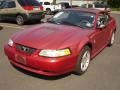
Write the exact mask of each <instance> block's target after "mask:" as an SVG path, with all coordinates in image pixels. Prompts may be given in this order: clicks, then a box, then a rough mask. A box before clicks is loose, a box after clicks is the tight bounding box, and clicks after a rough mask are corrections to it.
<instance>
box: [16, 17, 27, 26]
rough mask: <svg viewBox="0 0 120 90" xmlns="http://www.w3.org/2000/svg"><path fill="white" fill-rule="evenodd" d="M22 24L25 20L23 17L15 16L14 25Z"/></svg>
mask: <svg viewBox="0 0 120 90" xmlns="http://www.w3.org/2000/svg"><path fill="white" fill-rule="evenodd" d="M24 22H25V20H24V17H23V16H22V15H17V16H16V23H17V24H18V25H23V24H24Z"/></svg>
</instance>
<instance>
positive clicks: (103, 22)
mask: <svg viewBox="0 0 120 90" xmlns="http://www.w3.org/2000/svg"><path fill="white" fill-rule="evenodd" d="M108 19H109V16H108V15H107V14H105V13H101V14H100V15H99V16H98V19H97V26H99V25H106V24H107V23H108V21H109V20H108Z"/></svg>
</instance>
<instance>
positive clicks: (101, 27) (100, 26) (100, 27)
mask: <svg viewBox="0 0 120 90" xmlns="http://www.w3.org/2000/svg"><path fill="white" fill-rule="evenodd" d="M97 28H99V29H103V28H105V25H104V24H101V25H99V26H97Z"/></svg>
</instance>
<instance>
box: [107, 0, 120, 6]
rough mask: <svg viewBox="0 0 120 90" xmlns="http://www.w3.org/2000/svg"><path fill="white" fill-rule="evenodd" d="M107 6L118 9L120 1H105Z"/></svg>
mask: <svg viewBox="0 0 120 90" xmlns="http://www.w3.org/2000/svg"><path fill="white" fill-rule="evenodd" d="M107 2H108V5H109V6H110V7H113V8H120V0H107Z"/></svg>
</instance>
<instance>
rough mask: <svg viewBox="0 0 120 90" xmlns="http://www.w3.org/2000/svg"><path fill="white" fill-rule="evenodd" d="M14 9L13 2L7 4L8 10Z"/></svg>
mask: <svg viewBox="0 0 120 90" xmlns="http://www.w3.org/2000/svg"><path fill="white" fill-rule="evenodd" d="M14 7H16V5H15V2H14V1H11V2H8V8H14Z"/></svg>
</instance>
